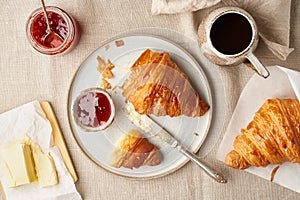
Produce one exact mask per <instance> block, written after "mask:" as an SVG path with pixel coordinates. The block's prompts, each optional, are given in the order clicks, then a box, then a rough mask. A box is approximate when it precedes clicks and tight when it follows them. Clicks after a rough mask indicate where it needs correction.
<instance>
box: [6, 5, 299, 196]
mask: <svg viewBox="0 0 300 200" xmlns="http://www.w3.org/2000/svg"><path fill="white" fill-rule="evenodd" d="M46 4H47V5H56V6H58V7H61V8H63V9H64V10H66V11H67V12H68V13H69V14H71V15H72V16H73V17H74V18H75V19H76V20H77V21H78V23H79V25H80V28H81V34H82V35H81V39H80V41H79V43H78V45H77V46H76V48H75V49H74V50H73V51H71V52H70V53H68V54H66V55H63V56H55V57H47V56H44V55H41V54H39V53H37V52H36V51H34V50H33V49H32V48H31V46H30V45H29V43H28V42H27V40H26V34H25V24H26V19H27V17H28V16H29V15H30V13H31V12H32V11H33V10H34V9H36V8H37V7H40V4H39V1H38V0H36V1H25V0H20V1H8V0H3V1H2V6H1V8H0V11H1V12H0V13H1V18H0V26H1V30H0V36H1V42H0V72H1V73H0V77H1V78H0V84H1V88H0V93H1V95H0V112H1V113H2V112H4V111H7V110H9V109H11V108H13V107H16V106H19V105H21V104H24V103H27V102H29V101H32V100H48V101H50V102H51V103H52V105H53V108H54V111H55V113H56V115H57V119H58V121H59V123H60V126H61V129H62V132H63V133H64V137H65V140H66V143H67V146H68V149H69V151H70V154H71V157H72V159H73V162H74V165H75V167H76V170H77V173H78V176H79V181H78V183H77V184H76V186H77V189H78V191H79V192H80V193H81V195H82V196H83V198H84V199H89V200H95V199H110V200H114V199H116V200H122V199H124V200H125V199H126V200H127V199H186V200H191V199H195V200H196V199H203V200H211V199H243V200H248V199H249V200H250V199H270V200H271V199H272V200H273V199H283V200H285V199H300V194H298V193H295V192H293V191H290V190H288V189H285V188H283V187H281V186H278V185H276V184H274V183H271V182H269V181H266V180H263V179H261V178H259V177H256V176H253V175H250V174H248V173H246V172H243V171H238V170H234V169H230V168H228V167H226V166H225V165H224V163H222V162H219V161H217V160H216V157H215V154H216V151H217V149H218V143H217V145H215V146H214V147H213V148H212V150H211V152H210V153H209V154H208V155H207V156H206V157H205V159H206V160H207V161H209V162H211V163H212V164H213V165H214V166H216V168H218V169H220V170H222V171H223V172H224V173H225V174H226V175H227V177H228V179H229V182H228V183H227V184H226V185H221V184H218V183H216V182H215V181H213V180H212V179H211V178H209V177H208V176H207V175H205V174H204V173H203V172H202V171H201V170H200V169H199V168H198V167H197V166H196V165H195V164H193V163H191V162H189V163H188V164H186V165H185V166H184V167H182V168H181V169H179V170H177V171H176V172H174V173H172V174H170V175H168V176H165V177H162V178H158V179H153V180H147V181H134V180H128V179H125V178H122V177H118V176H116V175H113V174H111V173H108V172H107V171H105V170H103V169H102V168H100V167H98V166H97V165H95V164H94V163H93V162H92V161H90V160H89V159H88V158H87V156H85V154H84V153H83V152H82V151H81V150H80V147H79V146H78V145H77V143H76V142H75V139H74V137H73V136H72V133H71V130H70V128H69V124H68V118H67V97H68V90H69V86H70V83H71V81H72V78H73V75H74V74H75V72H76V70H77V68H78V66H79V65H80V63H81V62H82V61H83V60H84V59H85V58H86V57H87V56H88V55H89V54H90V53H91V52H92V51H93V50H95V49H96V48H97V47H99V45H100V43H101V42H103V41H104V40H106V39H108V38H110V37H113V36H114V35H116V34H119V33H122V32H124V31H128V30H131V29H137V28H150V27H155V28H164V29H171V30H173V31H177V32H180V33H181V34H183V35H185V36H186V37H188V38H190V39H192V40H195V39H196V30H197V28H198V25H199V23H200V21H201V19H202V17H203V16H204V14H206V13H207V12H208V11H207V10H200V11H197V12H193V13H181V14H174V15H157V16H153V15H152V14H151V5H152V2H151V0H144V1H140V0H131V1H129V0H126V1H125V0H116V1H105V0H97V1H96V0H73V1H59V0H52V1H48V2H46ZM299 20H300V1H297V0H294V1H292V10H291V38H290V46H291V47H292V48H295V50H294V51H293V52H292V53H291V54H290V56H289V57H288V58H287V60H286V61H281V60H279V59H277V58H276V57H275V56H274V55H273V54H272V52H270V51H269V50H268V49H267V47H266V45H265V44H264V43H263V42H260V44H259V47H258V49H257V51H256V55H257V56H258V57H259V58H260V59H261V61H262V62H263V63H264V64H266V65H275V64H277V65H282V66H285V67H287V68H290V69H294V70H298V71H300V58H299V56H298V55H299V49H300V21H299ZM170 37H172V35H170ZM170 39H172V38H170ZM177 42H178V43H180V42H181V41H177ZM195 42H196V40H195ZM215 73H218V75H219V76H220V77H221V81H222V83H223V85H224V91H225V97H223V98H224V105H223V106H224V107H225V108H226V110H227V112H226V116H225V123H224V127H222V128H221V134H223V132H224V130H225V128H226V126H227V123H228V121H229V119H230V117H231V114H232V112H233V110H234V108H235V105H236V102H237V100H238V98H239V94H240V93H241V91H242V89H243V87H244V85H245V84H246V83H247V81H248V80H249V78H250V77H251V75H252V74H253V72H252V71H251V70H249V69H247V68H245V67H242V66H238V67H235V68H226V67H217V66H216V68H215ZM220 139H221V138H219V139H218V141H217V142H219V141H220ZM291 178H292V177H291Z"/></svg>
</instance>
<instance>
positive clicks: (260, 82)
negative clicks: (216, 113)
mask: <svg viewBox="0 0 300 200" xmlns="http://www.w3.org/2000/svg"><path fill="white" fill-rule="evenodd" d="M269 70H270V73H271V75H270V77H269V78H268V79H262V78H261V77H259V76H258V75H256V74H255V75H254V76H253V77H252V78H251V79H250V80H249V82H248V83H247V85H246V86H245V88H244V90H243V92H242V93H241V96H240V98H239V101H238V103H237V106H236V108H235V110H234V113H233V115H232V118H231V120H230V123H229V125H228V127H227V130H226V132H225V135H224V138H223V140H222V142H221V145H220V147H219V151H218V153H217V159H219V160H220V161H222V162H224V161H225V157H226V154H227V153H228V152H229V151H231V150H232V149H233V141H234V139H235V137H236V136H237V135H240V134H241V132H240V130H241V129H242V128H246V126H247V125H248V123H249V122H250V121H252V119H253V116H254V114H255V112H256V111H257V110H258V109H259V108H260V107H261V105H262V104H263V103H264V102H265V100H266V99H268V98H298V99H299V98H300V84H299V81H300V72H296V71H293V70H289V69H286V68H283V67H279V66H275V67H271V68H269ZM294 86H295V87H294ZM276 166H278V165H269V166H267V167H266V168H264V167H250V168H248V169H246V170H245V171H247V172H250V173H252V174H255V175H257V176H260V177H262V178H264V179H267V180H271V173H272V170H273V169H274V168H275V167H276ZM273 182H275V183H277V184H279V185H282V186H284V187H287V188H289V189H291V190H294V191H296V192H300V165H299V164H296V163H288V162H287V163H284V164H282V165H280V167H279V169H278V170H277V172H276V174H275V176H274V180H273Z"/></svg>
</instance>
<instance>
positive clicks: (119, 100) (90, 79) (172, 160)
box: [68, 35, 213, 179]
mask: <svg viewBox="0 0 300 200" xmlns="http://www.w3.org/2000/svg"><path fill="white" fill-rule="evenodd" d="M116 41H122V42H123V43H124V45H122V46H118V45H116ZM146 49H151V50H153V51H159V52H163V51H167V52H169V54H170V56H171V59H172V60H173V61H175V62H176V63H177V65H178V66H179V68H180V69H181V70H182V71H183V72H185V73H186V74H187V76H188V77H189V79H190V81H191V83H192V85H193V87H194V89H195V90H196V91H197V92H198V93H199V94H200V97H201V98H202V99H203V100H204V101H205V102H207V103H208V104H209V105H210V110H209V111H208V112H207V113H206V114H205V115H204V116H202V117H195V118H191V117H185V116H180V117H173V118H170V117H154V116H151V117H152V118H153V119H154V120H155V121H157V122H158V123H160V124H161V125H162V126H163V127H165V128H166V129H167V130H169V131H170V132H171V133H172V134H173V135H174V136H175V137H176V138H177V139H178V140H179V141H180V142H181V143H182V144H183V145H185V146H186V147H188V148H189V149H190V150H191V151H193V152H197V151H198V150H199V148H200V146H201V144H202V143H203V141H204V139H205V137H206V135H207V132H208V129H209V127H210V123H211V118H212V113H213V112H212V109H213V105H212V97H211V91H210V87H209V84H208V81H207V79H206V76H205V74H204V72H203V71H202V69H201V67H200V66H199V64H198V63H197V62H196V61H195V59H193V57H192V56H191V55H190V54H189V53H187V52H186V51H185V50H184V49H182V48H181V47H179V46H178V45H176V44H174V43H172V42H170V41H168V40H166V39H163V38H158V37H156V36H148V35H131V36H126V37H122V38H114V39H111V40H109V41H107V42H105V43H103V44H102V45H101V46H100V48H98V49H97V50H96V51H94V52H93V53H92V54H90V55H89V56H88V57H87V59H86V60H85V61H84V62H83V63H82V64H81V65H80V67H79V69H78V71H77V72H76V74H75V76H74V79H73V81H72V83H71V86H70V90H69V97H68V116H69V122H70V127H71V129H72V132H73V135H74V137H75V139H76V141H77V143H78V144H79V146H80V147H81V149H82V150H83V152H84V153H85V154H86V155H87V156H88V157H89V158H90V159H91V160H92V161H94V162H95V163H96V164H97V165H99V166H101V167H102V168H104V169H106V170H108V171H109V172H111V173H114V174H117V175H121V176H125V177H130V178H135V179H148V178H155V177H160V176H163V175H166V174H169V173H171V172H173V171H175V170H176V169H179V168H180V167H182V166H183V165H184V164H185V163H186V162H187V161H188V159H187V158H185V157H184V156H182V155H181V154H180V153H178V152H177V150H175V149H172V148H171V147H169V146H168V145H165V144H164V143H162V142H161V141H158V139H156V138H153V137H151V136H149V135H146V134H144V133H143V134H144V135H145V137H147V138H148V139H149V140H150V141H151V142H152V143H154V144H155V145H157V146H158V148H159V150H160V152H161V153H162V162H161V164H159V165H157V166H151V167H150V166H142V167H140V168H137V169H127V168H114V167H111V166H110V159H111V154H112V152H113V151H114V149H115V148H116V142H117V140H118V139H119V138H120V137H121V136H122V135H124V134H125V133H127V132H128V131H129V130H130V129H137V130H139V129H138V128H136V127H134V125H132V123H131V122H130V121H129V120H128V119H127V117H126V116H125V114H124V113H123V109H122V108H123V107H124V105H125V100H124V97H122V95H121V94H120V89H119V88H118V86H121V85H122V83H123V81H124V80H125V78H126V76H127V75H128V73H126V72H128V71H129V67H130V65H131V64H132V63H133V62H134V61H135V60H136V59H137V58H138V57H139V55H140V54H141V53H142V52H143V51H144V50H146ZM97 56H100V57H101V58H102V59H104V60H105V61H107V60H108V59H110V61H111V62H112V63H113V64H114V65H115V68H114V69H113V70H112V72H113V74H114V78H112V79H111V80H110V83H111V84H112V87H113V88H114V86H116V87H115V89H114V90H108V92H109V93H110V94H111V95H112V98H113V100H114V102H115V106H116V118H115V120H114V122H113V124H112V125H111V126H110V127H109V128H108V129H106V130H104V131H101V132H98V133H92V132H90V133H89V132H85V131H83V130H81V129H80V128H79V127H78V126H77V125H76V124H75V121H74V119H73V117H72V102H73V101H74V99H75V98H76V97H77V96H78V95H79V93H80V92H81V91H82V90H85V89H87V88H91V87H99V84H100V80H101V75H100V73H99V72H98V71H97V66H98V61H97ZM140 131H141V130H140Z"/></svg>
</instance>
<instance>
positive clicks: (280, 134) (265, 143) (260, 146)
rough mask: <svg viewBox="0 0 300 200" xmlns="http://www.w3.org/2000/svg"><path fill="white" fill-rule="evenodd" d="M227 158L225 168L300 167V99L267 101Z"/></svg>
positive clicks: (237, 138) (239, 137)
mask: <svg viewBox="0 0 300 200" xmlns="http://www.w3.org/2000/svg"><path fill="white" fill-rule="evenodd" d="M241 132H242V135H240V136H237V137H236V138H235V141H234V143H233V146H234V150H233V151H231V152H229V153H228V154H227V156H226V161H225V162H226V165H228V166H231V167H233V168H238V169H245V168H247V167H249V166H262V167H265V166H267V165H269V164H281V163H283V162H296V163H299V164H300V103H299V101H298V100H297V99H268V100H267V101H266V102H265V103H264V104H263V105H262V107H261V108H260V109H259V110H258V111H257V113H256V114H255V116H254V119H253V121H252V122H250V123H249V125H248V126H247V128H246V129H242V130H241Z"/></svg>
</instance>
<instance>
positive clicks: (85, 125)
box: [73, 88, 115, 132]
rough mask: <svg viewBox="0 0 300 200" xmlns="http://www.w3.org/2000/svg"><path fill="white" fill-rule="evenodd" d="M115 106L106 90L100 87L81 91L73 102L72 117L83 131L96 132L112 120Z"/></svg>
mask: <svg viewBox="0 0 300 200" xmlns="http://www.w3.org/2000/svg"><path fill="white" fill-rule="evenodd" d="M114 116H115V106H114V103H113V100H112V98H111V96H110V95H109V93H108V92H106V91H105V90H103V89H100V88H90V89H87V90H84V91H82V92H81V93H80V94H79V95H78V96H77V98H76V99H75V101H74V102H73V117H74V120H75V122H76V123H77V125H78V126H79V127H80V128H82V129H83V130H84V131H91V132H97V131H101V130H104V129H105V128H107V127H108V126H109V125H110V124H111V123H112V122H113V120H114Z"/></svg>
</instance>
